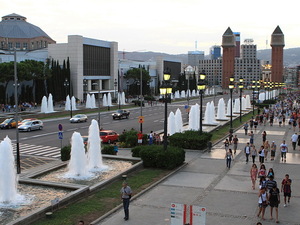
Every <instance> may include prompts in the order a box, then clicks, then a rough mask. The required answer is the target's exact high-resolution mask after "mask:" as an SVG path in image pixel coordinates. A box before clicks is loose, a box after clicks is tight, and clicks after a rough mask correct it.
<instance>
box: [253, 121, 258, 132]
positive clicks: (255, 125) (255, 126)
mask: <svg viewBox="0 0 300 225" xmlns="http://www.w3.org/2000/svg"><path fill="white" fill-rule="evenodd" d="M257 126H258V120H257V119H255V121H254V130H255V131H256V128H257Z"/></svg>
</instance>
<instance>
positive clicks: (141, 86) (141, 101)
mask: <svg viewBox="0 0 300 225" xmlns="http://www.w3.org/2000/svg"><path fill="white" fill-rule="evenodd" d="M140 107H141V108H140V109H141V113H140V116H141V117H142V116H143V70H142V66H140ZM140 131H141V132H142V133H143V123H140Z"/></svg>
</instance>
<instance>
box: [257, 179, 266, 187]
mask: <svg viewBox="0 0 300 225" xmlns="http://www.w3.org/2000/svg"><path fill="white" fill-rule="evenodd" d="M263 187H264V188H266V187H267V180H266V177H261V178H260V179H259V189H261V188H263Z"/></svg>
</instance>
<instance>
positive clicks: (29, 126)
mask: <svg viewBox="0 0 300 225" xmlns="http://www.w3.org/2000/svg"><path fill="white" fill-rule="evenodd" d="M43 127H44V124H43V122H42V121H41V120H31V121H27V122H25V123H23V124H21V125H20V126H18V130H19V131H32V130H42V129H43Z"/></svg>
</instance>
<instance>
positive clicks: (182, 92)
mask: <svg viewBox="0 0 300 225" xmlns="http://www.w3.org/2000/svg"><path fill="white" fill-rule="evenodd" d="M180 96H181V98H185V91H184V90H182V91H181V95H180Z"/></svg>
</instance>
